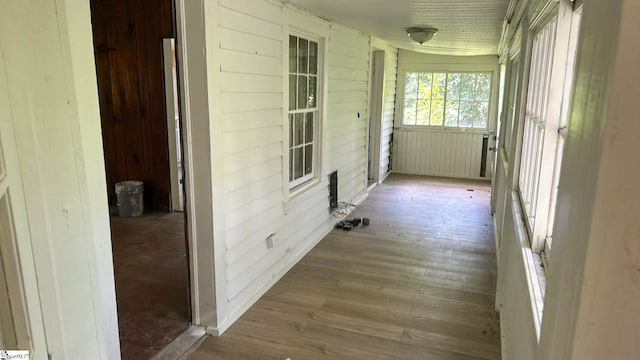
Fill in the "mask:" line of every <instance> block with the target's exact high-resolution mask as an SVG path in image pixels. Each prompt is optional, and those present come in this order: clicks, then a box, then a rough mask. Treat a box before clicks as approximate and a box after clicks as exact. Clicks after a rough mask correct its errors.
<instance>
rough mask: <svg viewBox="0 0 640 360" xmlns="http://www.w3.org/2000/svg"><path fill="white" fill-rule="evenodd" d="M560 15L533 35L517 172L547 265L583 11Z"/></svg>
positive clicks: (532, 232)
mask: <svg viewBox="0 0 640 360" xmlns="http://www.w3.org/2000/svg"><path fill="white" fill-rule="evenodd" d="M563 6H570V5H563ZM559 13H560V14H561V15H555V16H553V17H552V18H551V19H550V20H549V21H547V22H546V24H544V25H543V26H541V27H539V28H538V30H537V31H536V32H535V35H534V37H533V43H532V48H531V65H530V69H529V84H528V88H527V98H526V106H525V114H524V119H523V129H522V145H521V146H522V147H521V153H520V168H519V171H518V192H519V195H520V203H521V207H522V210H523V213H524V218H525V222H526V225H527V230H528V233H529V239H530V242H531V248H532V249H533V250H534V251H535V252H539V253H540V254H541V255H542V258H543V261H544V262H545V266H546V267H548V264H547V263H546V261H547V257H548V256H549V255H550V252H551V243H552V234H553V223H554V218H555V207H556V195H557V187H558V180H559V177H560V169H561V166H562V150H563V146H564V138H565V135H566V132H567V119H568V112H569V100H570V98H571V89H572V87H571V85H572V83H573V71H574V65H575V57H576V49H577V42H578V41H577V39H578V33H579V26H580V17H581V10H576V11H574V12H569V13H568V14H565V13H564V12H563V11H559ZM559 16H560V18H559ZM558 64H561V65H558Z"/></svg>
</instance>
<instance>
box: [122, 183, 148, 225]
mask: <svg viewBox="0 0 640 360" xmlns="http://www.w3.org/2000/svg"><path fill="white" fill-rule="evenodd" d="M143 194H144V186H143V184H142V181H122V182H119V183H117V184H116V196H117V197H118V204H117V205H118V215H120V217H134V216H140V215H142V211H143V210H144V202H143Z"/></svg>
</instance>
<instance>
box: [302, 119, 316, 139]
mask: <svg viewBox="0 0 640 360" xmlns="http://www.w3.org/2000/svg"><path fill="white" fill-rule="evenodd" d="M313 132H314V128H313V113H312V112H310V113H307V114H306V121H305V124H304V142H305V143H306V144H308V143H312V142H313Z"/></svg>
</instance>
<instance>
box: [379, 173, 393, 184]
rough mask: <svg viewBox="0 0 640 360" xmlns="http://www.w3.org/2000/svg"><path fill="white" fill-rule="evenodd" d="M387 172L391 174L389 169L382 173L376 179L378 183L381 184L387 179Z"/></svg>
mask: <svg viewBox="0 0 640 360" xmlns="http://www.w3.org/2000/svg"><path fill="white" fill-rule="evenodd" d="M389 174H391V170H390V171H387V172H386V173H385V174H384V175H382V178H381V179H380V180H378V184H382V183H383V182H384V181H385V180H387V177H389Z"/></svg>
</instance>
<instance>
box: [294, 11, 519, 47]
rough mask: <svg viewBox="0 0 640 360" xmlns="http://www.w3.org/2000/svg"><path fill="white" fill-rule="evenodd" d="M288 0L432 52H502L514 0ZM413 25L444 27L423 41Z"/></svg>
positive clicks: (395, 43) (335, 19) (338, 21)
mask: <svg viewBox="0 0 640 360" xmlns="http://www.w3.org/2000/svg"><path fill="white" fill-rule="evenodd" d="M285 2H287V3H290V4H293V5H295V6H298V7H301V8H303V9H306V10H309V11H310V12H312V13H314V14H316V15H319V16H321V17H324V18H327V19H329V20H332V21H335V22H337V23H340V24H343V25H346V26H349V27H352V28H354V29H357V30H360V31H362V32H364V33H367V34H371V35H373V36H376V37H379V38H381V39H384V40H386V41H388V42H390V43H392V44H393V45H395V46H397V47H399V48H403V49H408V50H413V51H418V52H425V53H431V54H442V55H489V54H497V52H498V42H499V41H500V32H501V28H502V21H503V19H504V16H505V14H506V11H507V6H508V4H509V0H285ZM412 26H432V27H436V28H438V29H439V31H438V34H437V35H436V37H435V38H434V39H433V40H431V41H429V42H427V43H424V44H423V45H418V44H417V43H415V42H413V41H412V40H411V39H409V37H408V36H407V33H406V30H405V29H406V28H408V27H412Z"/></svg>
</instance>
